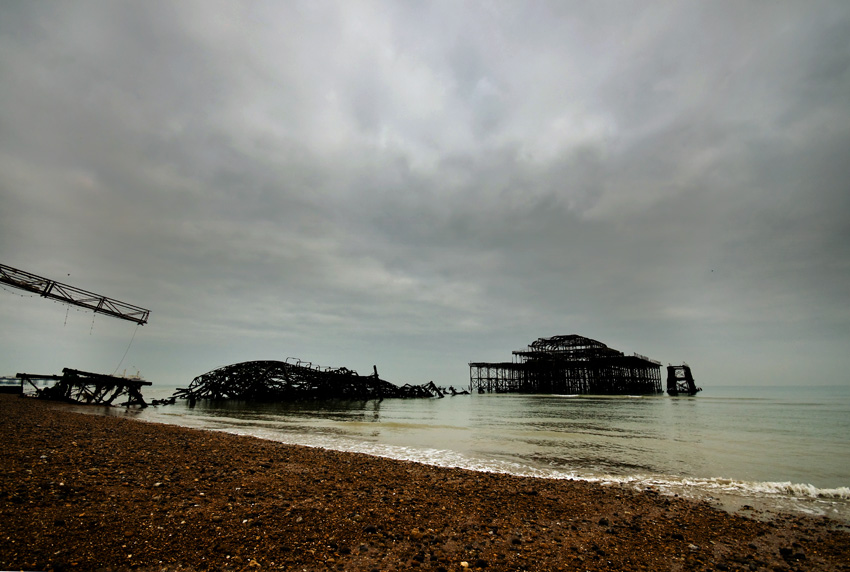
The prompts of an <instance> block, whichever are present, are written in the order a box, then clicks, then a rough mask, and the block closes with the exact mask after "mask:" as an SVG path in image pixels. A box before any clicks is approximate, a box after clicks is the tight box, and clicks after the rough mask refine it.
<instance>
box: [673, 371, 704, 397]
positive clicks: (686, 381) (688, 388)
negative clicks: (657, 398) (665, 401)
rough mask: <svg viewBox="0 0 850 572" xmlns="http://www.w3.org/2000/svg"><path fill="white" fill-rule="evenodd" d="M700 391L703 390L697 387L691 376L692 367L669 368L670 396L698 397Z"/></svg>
mask: <svg viewBox="0 0 850 572" xmlns="http://www.w3.org/2000/svg"><path fill="white" fill-rule="evenodd" d="M700 391H702V388H701V387H697V385H696V383H695V382H694V376H693V375H691V367H690V366H689V365H688V364H686V363H683V364H682V365H672V364H670V365H668V366H667V394H668V395H674V396H676V395H696V394H697V393H699V392H700Z"/></svg>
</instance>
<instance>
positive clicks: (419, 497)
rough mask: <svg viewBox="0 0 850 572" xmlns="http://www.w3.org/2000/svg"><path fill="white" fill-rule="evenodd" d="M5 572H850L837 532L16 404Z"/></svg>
mask: <svg viewBox="0 0 850 572" xmlns="http://www.w3.org/2000/svg"><path fill="white" fill-rule="evenodd" d="M0 437H2V440H3V446H2V451H3V459H2V464H0V519H2V520H0V522H2V530H0V569H2V570H20V569H26V570H103V571H107V570H140V571H148V570H151V571H153V570H157V571H159V570H168V571H171V570H269V569H271V570H356V571H361V570H381V571H384V570H411V569H421V570H447V571H461V570H465V569H475V568H478V569H490V570H724V571H725V570H747V571H758V570H766V571H777V572H778V571H784V570H850V533H848V531H847V529H846V527H844V526H842V525H841V524H840V523H837V522H834V521H830V520H828V519H826V518H817V519H814V518H805V517H800V516H789V515H779V516H776V515H772V516H770V518H766V515H764V514H757V513H754V512H753V511H744V512H743V513H741V514H729V513H726V512H723V511H721V510H719V509H717V508H713V507H711V506H709V505H708V504H706V503H696V502H692V501H688V500H684V499H678V498H670V497H664V496H661V495H659V494H657V493H653V492H652V491H644V492H636V491H632V490H629V489H626V488H621V487H616V486H602V485H597V484H592V483H585V482H580V481H560V480H546V479H533V478H523V477H514V476H510V475H496V474H486V473H476V472H471V471H466V470H461V469H443V468H436V467H429V466H424V465H418V464H415V463H409V462H403V461H394V460H388V459H381V458H376V457H369V456H367V455H359V454H354V453H340V452H335V451H327V450H323V449H312V448H307V447H297V446H291V445H284V444H280V443H275V442H269V441H263V440H260V439H254V438H250V437H239V436H233V435H228V434H224V433H217V432H210V431H198V430H192V429H186V428H181V427H175V426H169V425H159V424H154V423H144V422H139V421H133V420H130V419H125V418H120V417H104V416H96V415H83V414H79V413H75V412H71V411H69V410H68V408H67V407H65V406H63V405H61V404H55V403H49V402H44V401H38V400H35V399H31V398H19V397H17V396H11V395H0Z"/></svg>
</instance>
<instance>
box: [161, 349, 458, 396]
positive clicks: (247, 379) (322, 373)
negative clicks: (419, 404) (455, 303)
mask: <svg viewBox="0 0 850 572" xmlns="http://www.w3.org/2000/svg"><path fill="white" fill-rule="evenodd" d="M385 397H400V398H411V397H443V391H442V390H441V389H440V388H438V387H437V386H436V385H434V382H429V383H426V384H423V385H409V384H407V385H404V386H401V387H399V386H397V385H394V384H392V383H390V382H388V381H385V380H383V379H381V378H380V377H378V369H377V368H376V367H374V366H373V373H372V375H359V374H358V373H357V372H356V371H354V370H351V369H348V368H345V367H341V368H330V367H321V366H317V365H314V364H312V363H310V362H303V361H301V360H296V359H294V358H288V359H287V360H286V361H249V362H243V363H237V364H232V365H227V366H224V367H220V368H218V369H215V370H213V371H210V372H207V373H205V374H203V375H199V376H198V377H196V378H195V379H194V380H192V383H191V384H190V385H189V387H188V388H186V389H178V390H177V391H176V392H175V393H174V395H173V396H172V397H171V398H170V399H166V400H161V401H155V402H153V404H154V405H162V404H168V403H174V402H175V401H176V400H177V399H187V400H189V402H190V403H192V402H194V401H195V400H198V399H214V400H218V399H234V400H242V401H265V402H269V401H272V402H274V401H295V400H311V399H353V400H364V401H366V400H371V399H383V398H385Z"/></svg>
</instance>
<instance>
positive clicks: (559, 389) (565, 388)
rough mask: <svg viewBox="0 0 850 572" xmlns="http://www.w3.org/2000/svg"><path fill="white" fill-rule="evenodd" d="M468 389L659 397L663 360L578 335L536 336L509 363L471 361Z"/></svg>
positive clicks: (515, 353)
mask: <svg viewBox="0 0 850 572" xmlns="http://www.w3.org/2000/svg"><path fill="white" fill-rule="evenodd" d="M469 389H470V391H475V390H477V391H478V392H479V393H485V392H487V393H489V392H496V393H554V394H561V395H579V394H595V395H645V394H655V393H663V389H662V386H661V362H659V361H656V360H653V359H650V358H648V357H646V356H642V355H640V354H633V355H626V354H624V353H623V352H621V351H618V350H615V349H613V348H609V347H608V346H607V345H605V344H604V343H602V342H600V341H597V340H593V339H590V338H585V337H584V336H579V335H576V334H569V335H561V336H553V337H551V338H539V339H537V340H535V341H534V342H532V343H531V344H530V345H529V346H528V348H527V349H524V350H517V351H514V352H513V361H511V362H496V363H488V362H470V363H469Z"/></svg>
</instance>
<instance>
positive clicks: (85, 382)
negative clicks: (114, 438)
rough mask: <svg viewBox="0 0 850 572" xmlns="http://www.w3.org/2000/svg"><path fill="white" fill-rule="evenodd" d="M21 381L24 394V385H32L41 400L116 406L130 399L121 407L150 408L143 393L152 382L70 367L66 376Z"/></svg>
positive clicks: (27, 376)
mask: <svg viewBox="0 0 850 572" xmlns="http://www.w3.org/2000/svg"><path fill="white" fill-rule="evenodd" d="M17 378H18V379H20V380H21V393H22V392H23V388H24V383H29V384H30V385H31V386H32V387H33V388H34V389H35V393H36V396H37V397H38V398H40V399H50V400H54V401H65V402H68V403H81V404H87V405H112V404H113V402H114V401H115V400H116V399H118V398H119V397H121V396H126V398H127V400H126V402H124V403H122V404H121V405H139V406H141V407H147V403H145V400H144V398H143V397H142V392H141V389H142V387H144V386H148V385H151V382H149V381H144V380H142V379H137V378H127V377H116V376H114V375H105V374H102V373H92V372H89V371H80V370H78V369H71V368H67V367H66V368H64V369H63V370H62V375H39V374H34V373H19V374H18V375H17ZM39 380H42V381H55V382H56V383H54V384H53V385H51V386H49V387H41V388H39V387H38V385H37V384H36V382H37V381H39Z"/></svg>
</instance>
